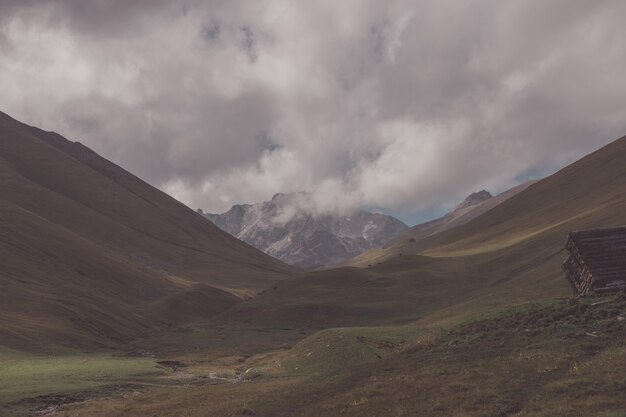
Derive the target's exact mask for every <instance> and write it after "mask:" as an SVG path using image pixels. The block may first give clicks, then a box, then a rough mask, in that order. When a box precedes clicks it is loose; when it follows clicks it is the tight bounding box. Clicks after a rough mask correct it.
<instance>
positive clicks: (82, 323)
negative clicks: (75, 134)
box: [0, 113, 294, 349]
mask: <svg viewBox="0 0 626 417" xmlns="http://www.w3.org/2000/svg"><path fill="white" fill-rule="evenodd" d="M0 257H1V258H2V260H3V261H2V264H1V265H0V344H2V345H7V346H13V347H23V348H25V349H34V348H38V347H50V346H55V345H58V344H64V345H70V346H95V345H97V344H111V343H117V342H119V341H121V340H125V339H126V338H128V337H132V336H138V335H142V334H145V333H146V332H147V331H148V330H149V329H150V328H151V327H152V326H153V325H155V324H156V323H162V322H163V321H167V320H162V318H161V317H158V313H159V312H162V313H164V314H165V315H167V316H168V320H170V321H180V320H182V319H186V318H193V319H196V318H204V319H206V318H208V317H209V316H208V315H209V314H214V313H217V312H219V311H221V310H223V309H225V308H227V307H229V306H231V305H233V304H235V303H237V302H238V301H239V299H237V298H235V297H229V296H228V294H227V293H228V292H230V293H234V294H237V295H240V296H244V295H246V294H254V293H256V292H257V291H258V290H260V289H261V288H264V287H266V286H268V285H271V284H272V283H274V282H276V281H279V280H281V279H284V278H287V277H289V276H291V275H293V273H294V269H293V268H291V267H288V266H286V265H284V264H282V263H281V262H279V261H277V260H275V259H273V258H271V257H269V256H267V255H264V254H262V253H261V252H259V251H257V250H256V249H254V248H252V247H251V246H249V245H247V244H244V243H242V242H240V241H238V240H236V239H234V238H233V237H231V236H229V235H228V234H226V233H224V232H222V231H221V230H219V229H218V228H217V227H215V226H214V225H213V224H211V223H210V222H208V221H207V220H206V219H204V218H203V217H202V216H200V215H198V214H197V213H195V212H194V211H192V210H190V209H189V208H187V207H186V206H184V205H183V204H181V203H179V202H178V201H176V200H174V199H173V198H171V197H169V196H167V195H166V194H164V193H162V192H161V191H159V190H157V189H155V188H153V187H151V186H149V185H148V184H146V183H144V182H143V181H141V180H140V179H138V178H137V177H135V176H133V175H131V174H130V173H128V172H126V171H124V170H123V169H122V168H120V167H118V166H116V165H115V164H113V163H111V162H109V161H107V160H105V159H103V158H101V157H100V156H98V155H97V154H95V153H94V152H92V151H91V150H89V149H88V148H86V147H85V146H83V145H81V144H79V143H74V142H70V141H68V140H66V139H64V138H62V137H61V136H59V135H57V134H55V133H50V132H44V131H42V130H39V129H36V128H32V127H29V126H26V125H24V124H21V123H19V122H17V121H15V120H13V119H11V118H10V117H8V116H7V115H5V114H2V113H0ZM196 284H203V285H201V286H197V285H196ZM207 286H211V287H214V288H213V290H210V291H209V290H207ZM195 289H199V291H198V293H197V294H195V295H190V292H194V291H195ZM179 291H183V293H182V295H181V296H180V297H177V296H174V294H176V293H177V292H179ZM181 297H182V298H183V299H187V300H193V303H192V304H194V305H197V306H206V305H212V306H213V307H215V308H206V307H201V308H200V309H199V310H197V311H196V312H193V311H187V312H185V313H184V314H181V315H179V317H176V318H172V317H169V316H170V313H171V309H172V307H171V306H173V305H176V304H181V301H177V300H179V299H180V298H181ZM159 300H162V302H160V303H159ZM187 307H189V304H188V305H187ZM188 310H189V309H188Z"/></svg>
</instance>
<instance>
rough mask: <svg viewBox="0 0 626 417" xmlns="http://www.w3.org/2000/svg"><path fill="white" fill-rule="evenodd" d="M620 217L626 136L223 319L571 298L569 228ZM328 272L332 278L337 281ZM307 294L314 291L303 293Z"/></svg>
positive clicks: (412, 312) (310, 320) (388, 315)
mask: <svg viewBox="0 0 626 417" xmlns="http://www.w3.org/2000/svg"><path fill="white" fill-rule="evenodd" d="M616 224H626V137H625V138H622V139H619V140H617V141H615V142H614V143H612V144H610V145H608V146H606V147H604V148H602V149H600V150H599V151H597V152H594V153H593V154H591V155H588V156H587V157H585V158H583V159H581V160H580V161H578V162H576V163H574V164H572V165H570V166H568V167H566V168H564V169H562V170H561V171H559V172H558V173H556V174H554V175H552V176H550V177H548V178H546V179H544V180H541V181H539V182H537V183H535V184H533V185H531V186H530V187H528V188H527V189H526V190H524V191H522V192H520V193H519V194H517V195H515V196H514V197H512V198H510V199H508V200H507V201H505V202H502V203H501V204H499V205H497V206H496V207H494V208H493V209H492V210H490V211H488V212H486V213H484V214H482V215H481V216H479V217H477V218H475V219H474V220H472V221H470V222H469V223H467V224H465V225H462V226H459V227H457V228H454V229H450V230H448V231H444V232H442V233H439V234H436V235H434V236H431V237H428V238H425V239H424V240H421V241H416V242H413V243H412V242H406V241H405V242H403V243H402V244H401V245H396V246H393V247H391V248H389V250H388V251H387V252H386V253H385V254H384V255H385V256H376V257H373V258H371V259H364V260H362V261H363V263H364V264H365V263H369V264H371V265H373V266H372V267H369V268H367V267H366V268H364V269H361V270H360V271H359V269H356V268H345V269H342V270H336V271H334V272H333V271H325V272H319V273H313V274H310V275H308V276H307V277H302V278H295V279H293V280H288V281H284V282H282V283H279V284H277V286H276V288H277V289H276V290H274V291H268V292H267V293H266V294H263V296H260V297H258V298H256V299H254V300H252V301H250V302H245V303H241V304H239V305H237V306H235V307H234V308H233V309H231V310H229V311H228V312H226V313H225V314H224V315H222V316H221V317H220V319H228V320H236V321H247V322H255V321H259V320H265V318H264V317H266V316H271V317H273V318H278V317H281V315H282V314H283V313H285V314H287V313H289V314H290V315H289V314H288V315H289V317H290V318H289V320H290V321H291V322H292V323H291V324H292V325H300V324H301V325H307V326H312V327H315V324H317V323H316V317H318V316H319V315H318V314H316V313H315V312H316V311H318V310H320V308H318V309H317V310H316V309H315V307H316V306H324V308H325V309H327V310H328V309H329V308H330V306H334V308H335V309H337V314H336V315H335V320H336V321H337V322H338V324H350V325H366V324H368V319H369V315H368V313H367V311H369V312H371V313H373V312H374V311H376V309H377V306H379V305H381V304H385V305H387V306H393V308H388V309H386V310H384V311H383V312H381V314H378V315H377V322H382V321H387V322H393V321H397V320H399V319H400V320H402V319H408V318H409V317H411V316H413V317H421V318H425V317H426V316H429V315H430V316H431V318H429V320H431V319H442V318H444V317H447V318H451V317H458V316H461V315H465V314H467V313H469V312H472V311H478V310H482V309H484V308H488V307H497V306H501V305H505V304H509V303H517V302H525V301H527V300H532V299H537V298H548V297H555V296H568V295H569V294H570V290H569V287H568V285H567V284H566V281H565V279H564V278H563V276H562V272H561V268H560V263H561V261H562V259H563V257H564V253H563V246H564V243H565V238H566V235H567V233H568V232H569V231H571V230H577V229H585V228H591V227H600V226H610V225H616ZM378 262H381V264H380V265H378ZM330 275H333V277H334V279H332V280H329V279H328V276H330ZM367 288H369V289H370V290H371V291H370V292H367V291H365V290H364V289H367ZM376 288H379V289H380V290H379V291H376V290H375V289H376ZM307 292H308V293H310V294H314V297H310V298H308V299H307V298H305V297H304V296H303V294H305V293H307ZM294 304H295V305H296V307H297V310H295V311H299V312H300V315H302V316H304V314H303V312H304V311H308V312H309V315H308V316H307V319H306V320H304V319H303V320H296V317H298V315H296V314H293V312H294V307H293V305H294ZM276 305H280V306H281V307H275V306H276ZM281 310H282V311H281ZM327 310H326V311H327ZM438 311H439V312H440V314H439V315H433V314H434V313H436V312H438ZM382 313H384V314H382ZM346 317H351V318H352V320H345V318H346ZM322 318H323V320H321V319H320V324H323V325H326V324H327V323H328V322H329V319H328V318H327V317H322ZM346 321H347V323H346ZM318 327H322V326H318Z"/></svg>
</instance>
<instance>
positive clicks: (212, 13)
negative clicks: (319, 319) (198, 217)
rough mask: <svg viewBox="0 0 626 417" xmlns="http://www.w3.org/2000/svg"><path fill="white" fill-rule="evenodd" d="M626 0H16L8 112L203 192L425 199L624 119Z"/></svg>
mask: <svg viewBox="0 0 626 417" xmlns="http://www.w3.org/2000/svg"><path fill="white" fill-rule="evenodd" d="M624 17H626V3H624V2H623V1H619V0H615V1H594V2H591V1H587V0H553V1H550V2H546V1H543V0H511V1H506V2H503V1H498V0H484V1H469V0H468V1H462V0H459V1H449V2H442V1H434V0H430V1H428V0H424V1H408V0H407V1H405V0H395V1H386V2H381V1H378V0H359V1H357V0H345V1H341V2H337V1H330V0H322V1H315V2H291V1H283V0H268V1H254V2H250V1H235V0H229V1H226V0H224V1H205V2H194V1H190V2H188V3H187V4H185V5H182V4H174V3H173V2H167V1H153V0H150V1H148V0H140V1H132V2H119V1H98V2H84V1H80V0H58V1H34V0H20V1H18V0H0V100H1V103H0V105H1V108H0V109H1V110H3V111H6V112H8V113H9V114H11V115H13V116H14V117H17V118H19V119H21V120H24V121H26V122H28V123H31V124H35V125H39V126H42V127H43V128H46V129H50V130H57V131H59V132H60V133H62V134H64V135H65V136H67V137H68V138H70V139H73V140H80V141H81V142H84V143H85V144H87V145H88V146H91V147H92V148H93V149H95V150H96V151H98V152H100V153H101V154H103V155H104V156H106V157H108V158H110V159H112V160H113V161H115V162H117V163H119V164H121V165H123V166H124V167H126V168H128V169H129V170H131V171H132V172H134V173H136V174H138V175H139V176H141V177H143V178H144V179H146V180H148V181H149V182H151V183H152V184H154V185H156V186H158V187H160V188H162V189H164V190H166V191H168V192H170V193H172V194H173V195H174V196H176V197H178V198H179V199H181V200H182V201H184V202H185V203H187V204H189V205H190V206H191V207H202V208H204V209H207V210H210V211H222V210H226V209H228V208H229V207H230V206H231V205H232V204H234V203H239V202H256V201H260V200H266V199H268V198H270V197H271V196H272V195H273V194H274V193H276V192H290V191H309V192H311V193H313V195H315V196H316V198H315V201H316V208H318V209H322V210H324V209H341V208H346V207H351V206H355V205H366V206H369V207H379V208H381V209H389V210H395V211H405V212H418V211H421V210H427V209H432V208H434V207H439V206H445V205H447V204H450V203H452V202H455V201H457V200H458V199H459V198H462V197H463V196H464V195H465V194H467V193H469V192H470V191H474V190H476V189H480V188H488V189H491V190H493V191H497V190H501V189H503V188H506V187H507V186H510V185H513V184H514V183H515V181H516V178H519V177H520V176H522V175H524V173H525V172H528V171H529V170H533V171H538V172H549V171H550V170H553V169H555V168H557V167H560V166H562V165H563V164H565V163H567V162H569V161H571V160H573V159H575V158H577V157H579V156H581V155H582V154H584V153H586V152H589V151H591V150H593V149H595V148H598V147H600V146H602V145H603V144H605V143H607V142H609V141H610V140H612V139H615V138H617V137H619V136H621V135H623V134H626V104H625V101H624V97H626V80H625V75H624V74H626V43H625V41H624V40H625V39H626V26H624V25H623V18H624Z"/></svg>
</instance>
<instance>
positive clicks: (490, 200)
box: [346, 180, 537, 266]
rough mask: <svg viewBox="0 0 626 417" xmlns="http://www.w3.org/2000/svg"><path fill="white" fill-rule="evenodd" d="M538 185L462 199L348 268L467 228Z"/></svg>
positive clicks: (351, 263)
mask: <svg viewBox="0 0 626 417" xmlns="http://www.w3.org/2000/svg"><path fill="white" fill-rule="evenodd" d="M535 182H537V180H530V181H526V182H524V183H522V184H519V185H517V186H515V187H513V188H511V189H509V190H507V191H504V192H502V193H500V194H498V195H497V196H495V197H494V196H492V195H491V193H490V192H488V191H486V190H482V191H478V192H475V193H472V194H470V195H469V196H468V197H467V198H466V199H465V200H463V202H461V203H460V204H459V205H457V206H456V207H455V208H454V209H453V210H452V211H450V212H448V213H447V214H445V215H444V216H442V217H439V218H437V219H434V220H430V221H428V222H425V223H421V224H418V225H416V226H413V227H411V228H409V229H407V230H405V231H404V232H402V233H400V234H399V235H398V236H396V237H394V238H393V239H391V240H390V241H389V242H385V246H384V247H379V248H374V249H371V250H369V251H366V252H363V253H361V254H359V255H357V256H356V257H355V258H354V259H351V260H349V261H348V262H346V265H351V266H367V265H368V264H371V263H372V262H379V261H380V259H381V258H382V259H385V256H386V255H385V254H386V253H388V252H389V250H390V249H389V248H395V247H397V246H402V245H403V244H404V243H406V242H410V243H414V242H416V241H418V240H421V239H424V238H426V237H428V236H432V235H435V234H437V233H441V232H443V231H445V230H448V229H452V228H454V227H457V226H461V225H464V224H466V223H468V222H469V221H471V220H473V219H475V218H476V217H478V216H480V215H481V214H483V213H486V212H488V211H489V210H491V209H493V208H494V207H496V206H497V205H499V204H501V203H502V202H504V201H506V200H508V199H509V198H511V197H513V196H514V195H516V194H518V193H520V192H522V191H524V190H525V189H526V188H528V187H529V186H531V185H532V184H534V183H535Z"/></svg>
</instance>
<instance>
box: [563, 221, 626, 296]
mask: <svg viewBox="0 0 626 417" xmlns="http://www.w3.org/2000/svg"><path fill="white" fill-rule="evenodd" d="M565 249H567V251H568V255H567V258H566V259H565V261H564V262H563V271H564V272H565V278H566V279H567V281H568V282H569V284H570V286H571V287H572V290H573V291H574V295H587V294H601V293H606V292H612V291H620V290H626V226H620V227H611V228H603V229H592V230H582V231H576V232H571V233H570V234H569V235H568V237H567V243H566V244H565Z"/></svg>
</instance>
